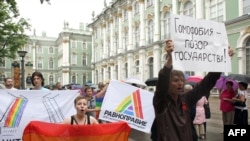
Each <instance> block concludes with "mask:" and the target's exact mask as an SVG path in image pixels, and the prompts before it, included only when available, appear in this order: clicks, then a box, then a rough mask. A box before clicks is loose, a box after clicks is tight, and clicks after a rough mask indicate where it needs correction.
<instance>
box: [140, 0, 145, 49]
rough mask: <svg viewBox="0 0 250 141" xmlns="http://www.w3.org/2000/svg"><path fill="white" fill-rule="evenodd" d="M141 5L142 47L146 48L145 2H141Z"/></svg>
mask: <svg viewBox="0 0 250 141" xmlns="http://www.w3.org/2000/svg"><path fill="white" fill-rule="evenodd" d="M139 3H140V46H145V19H144V16H145V10H144V8H145V4H144V0H139Z"/></svg>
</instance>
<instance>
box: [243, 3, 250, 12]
mask: <svg viewBox="0 0 250 141" xmlns="http://www.w3.org/2000/svg"><path fill="white" fill-rule="evenodd" d="M248 13H250V1H249V0H243V14H248Z"/></svg>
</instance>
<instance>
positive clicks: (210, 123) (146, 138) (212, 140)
mask: <svg viewBox="0 0 250 141" xmlns="http://www.w3.org/2000/svg"><path fill="white" fill-rule="evenodd" d="M249 99H250V97H249V98H248V109H250V100H249ZM209 103H210V111H211V118H210V119H207V135H206V139H204V140H201V139H200V141H223V134H222V131H223V124H222V114H221V111H220V108H219V105H220V100H219V97H218V95H211V96H210V98H209ZM248 114H249V116H248V121H249V123H250V112H248ZM129 141H151V139H150V134H146V133H143V132H141V131H137V130H134V129H132V131H131V133H130V138H129Z"/></svg>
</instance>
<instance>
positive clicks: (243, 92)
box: [235, 90, 248, 110]
mask: <svg viewBox="0 0 250 141" xmlns="http://www.w3.org/2000/svg"><path fill="white" fill-rule="evenodd" d="M238 94H239V95H240V96H241V95H244V97H245V99H246V107H240V106H235V108H236V109H241V110H246V109H247V97H248V94H247V90H244V91H241V90H238Z"/></svg>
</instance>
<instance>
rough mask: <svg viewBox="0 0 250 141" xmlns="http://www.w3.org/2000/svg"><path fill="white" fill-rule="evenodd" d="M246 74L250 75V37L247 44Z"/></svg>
mask: <svg viewBox="0 0 250 141" xmlns="http://www.w3.org/2000/svg"><path fill="white" fill-rule="evenodd" d="M246 74H247V75H250V37H249V38H248V40H247V42H246Z"/></svg>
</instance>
